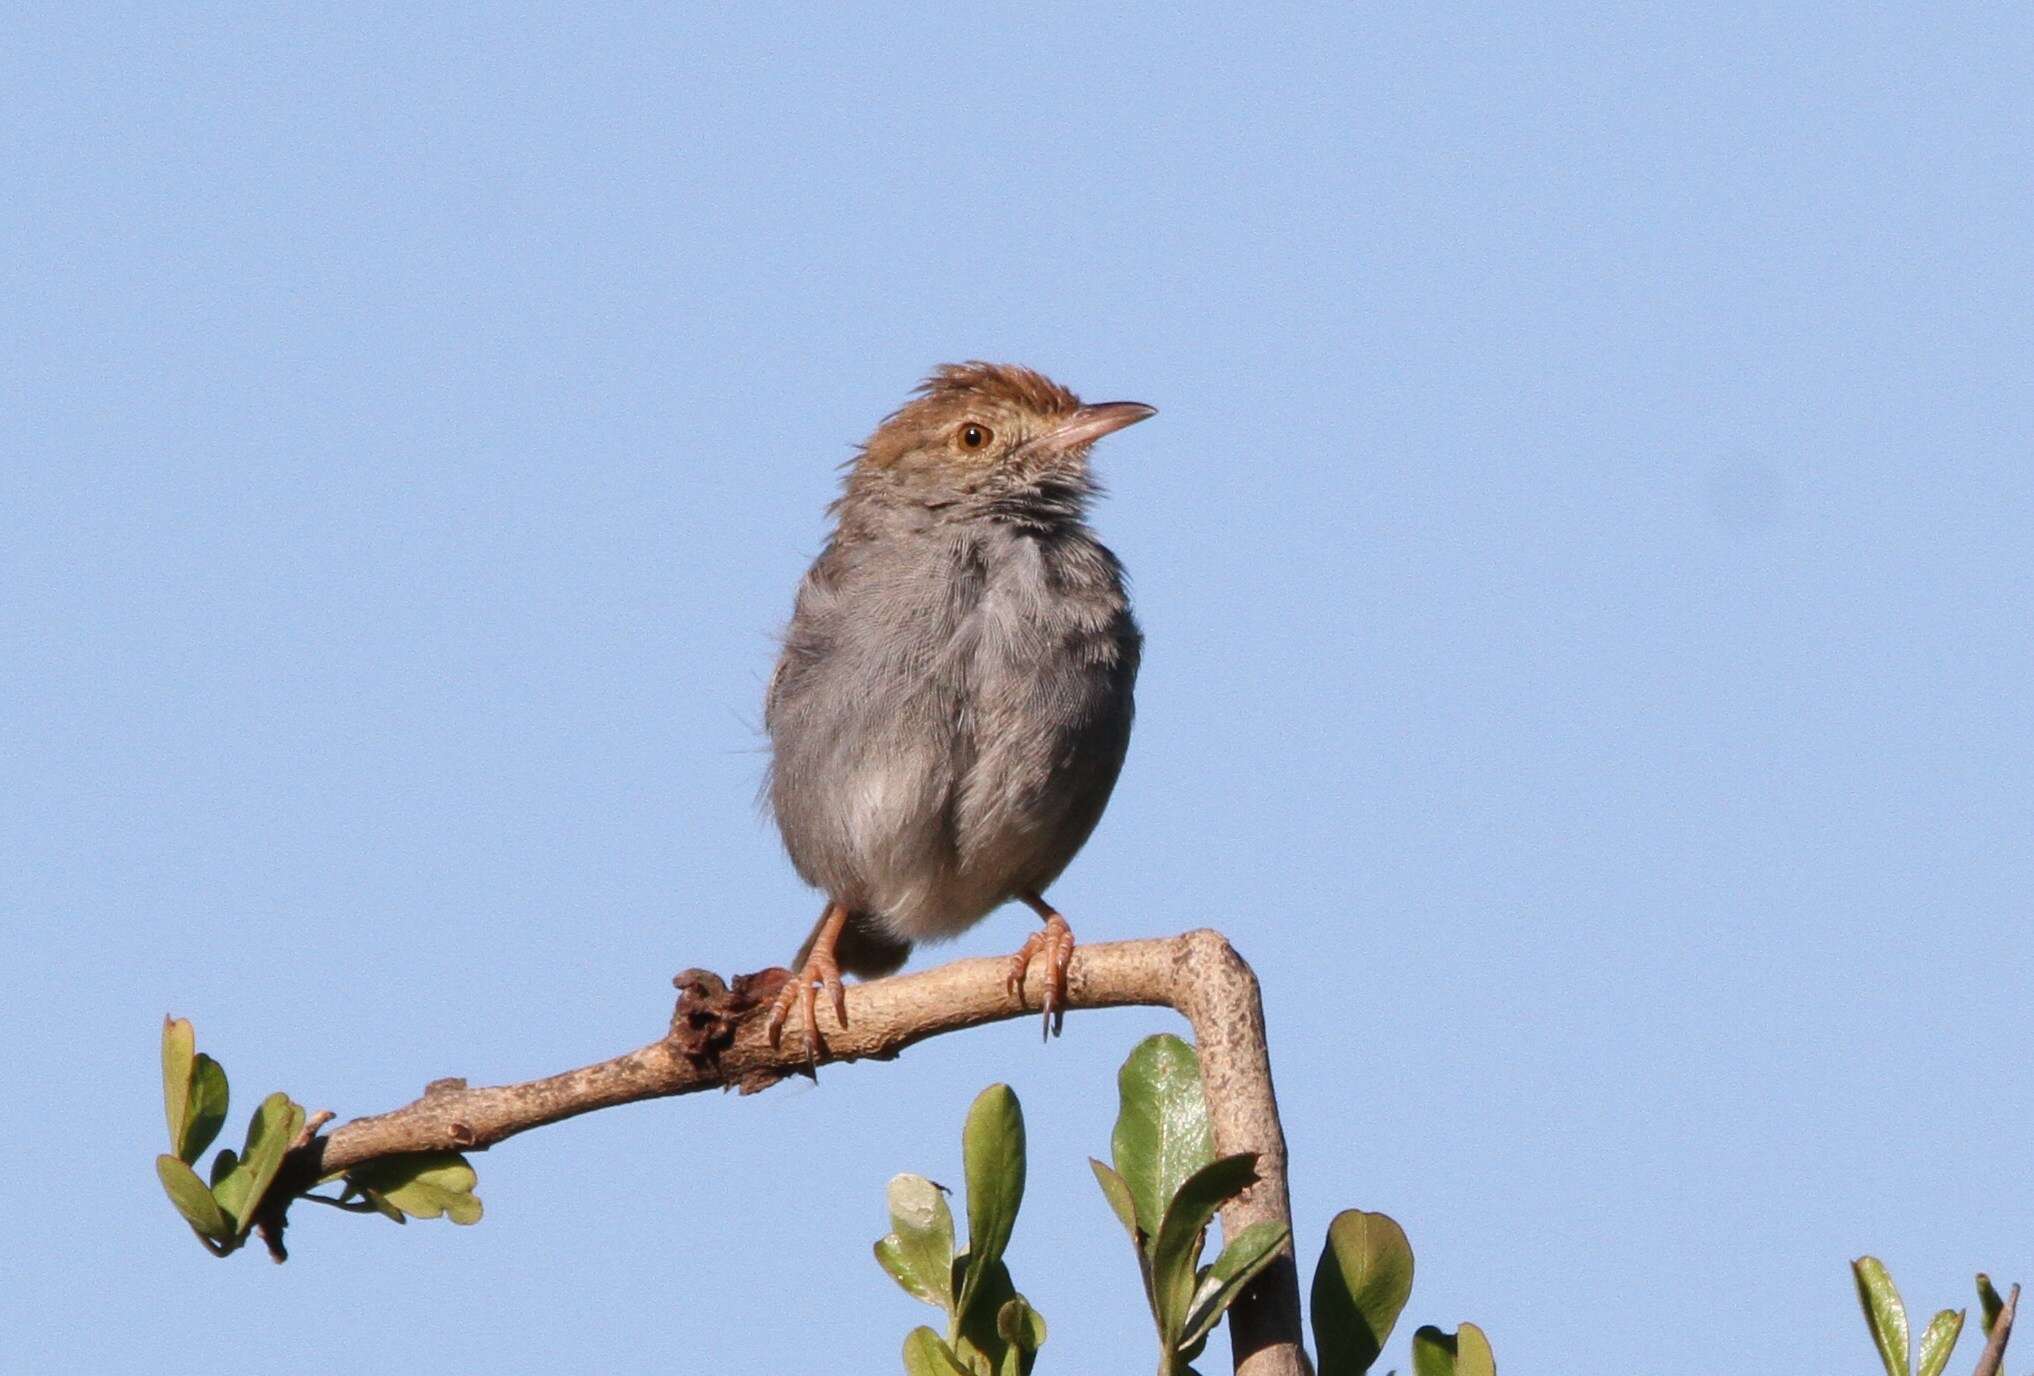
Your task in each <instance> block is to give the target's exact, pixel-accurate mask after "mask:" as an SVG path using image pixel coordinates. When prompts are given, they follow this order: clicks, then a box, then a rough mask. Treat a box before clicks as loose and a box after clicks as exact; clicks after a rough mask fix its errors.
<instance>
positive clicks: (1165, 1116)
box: [1110, 1033, 1215, 1246]
mask: <svg viewBox="0 0 2034 1376" xmlns="http://www.w3.org/2000/svg"><path fill="white" fill-rule="evenodd" d="M1116 1090H1117V1094H1118V1097H1119V1100H1120V1106H1119V1108H1118V1110H1117V1113H1116V1129H1115V1132H1114V1134H1113V1135H1112V1137H1111V1139H1110V1146H1111V1150H1112V1152H1113V1154H1114V1157H1115V1163H1116V1173H1117V1174H1118V1175H1120V1176H1122V1177H1123V1181H1124V1183H1125V1184H1126V1185H1128V1186H1129V1187H1130V1198H1131V1200H1132V1202H1133V1204H1134V1205H1135V1208H1136V1217H1137V1226H1138V1227H1139V1228H1142V1229H1143V1230H1144V1234H1145V1236H1146V1237H1147V1238H1149V1239H1151V1244H1152V1245H1154V1246H1155V1245H1156V1242H1157V1238H1158V1230H1159V1225H1160V1224H1161V1223H1162V1222H1163V1221H1164V1218H1165V1208H1166V1205H1168V1204H1170V1203H1171V1202H1172V1198H1173V1196H1174V1195H1176V1194H1177V1193H1179V1187H1180V1186H1181V1185H1182V1184H1184V1183H1185V1182H1186V1178H1187V1177H1188V1176H1190V1175H1192V1174H1193V1173H1194V1172H1195V1171H1197V1170H1199V1169H1200V1168H1201V1167H1203V1166H1205V1165H1207V1164H1208V1163H1209V1162H1210V1161H1212V1160H1213V1159H1214V1156H1215V1138H1214V1133H1213V1132H1212V1131H1211V1130H1210V1128H1209V1126H1208V1102H1207V1097H1206V1095H1205V1093H1204V1091H1203V1090H1202V1087H1201V1063H1200V1058H1199V1057H1197V1056H1196V1055H1195V1054H1194V1049H1193V1048H1192V1047H1190V1046H1188V1045H1187V1044H1186V1043H1185V1042H1183V1041H1181V1040H1180V1039H1179V1038H1178V1037H1175V1036H1172V1035H1171V1034H1170V1033H1161V1034H1160V1035H1158V1036H1155V1037H1146V1038H1145V1039H1144V1040H1143V1041H1141V1042H1139V1043H1137V1045H1136V1046H1135V1047H1134V1048H1132V1049H1131V1052H1130V1055H1129V1058H1128V1059H1126V1060H1125V1061H1124V1062H1123V1068H1122V1069H1121V1070H1119V1071H1118V1072H1117V1074H1116Z"/></svg>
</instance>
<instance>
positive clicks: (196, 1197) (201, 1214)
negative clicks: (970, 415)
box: [155, 1152, 233, 1242]
mask: <svg viewBox="0 0 2034 1376" xmlns="http://www.w3.org/2000/svg"><path fill="white" fill-rule="evenodd" d="M155 1173H156V1176H157V1177H158V1178H159V1179H160V1180H161V1181H162V1187H163V1189H164V1190H166V1191H168V1192H169V1197H170V1203H172V1204H174V1205H176V1206H177V1212H178V1213H180V1214H182V1215H183V1216H184V1222H186V1223H188V1224H190V1225H191V1227H192V1228H193V1229H194V1230H195V1231H197V1233H198V1234H199V1235H201V1236H203V1237H209V1238H216V1239H217V1240H219V1241H221V1242H224V1241H226V1240H227V1239H229V1238H231V1237H232V1236H233V1222H232V1220H231V1219H229V1218H227V1217H226V1214H225V1211H224V1210H222V1209H221V1208H220V1207H219V1201H218V1200H216V1199H214V1198H213V1197H212V1192H211V1191H210V1190H208V1189H206V1188H205V1182H204V1181H202V1180H200V1179H198V1173H197V1172H196V1171H194V1170H192V1169H191V1167H190V1164H189V1163H188V1162H186V1161H183V1160H181V1159H180V1158H178V1157H174V1156H171V1155H169V1154H168V1153H167V1152H165V1153H164V1154H163V1155H161V1156H158V1157H156V1158H155Z"/></svg>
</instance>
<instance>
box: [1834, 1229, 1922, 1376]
mask: <svg viewBox="0 0 2034 1376" xmlns="http://www.w3.org/2000/svg"><path fill="white" fill-rule="evenodd" d="M1850 1270H1851V1274H1852V1275H1853V1276H1855V1277H1856V1278H1857V1302H1858V1303H1859V1304H1860V1305H1862V1306H1863V1307H1864V1312H1865V1322H1866V1323H1868V1324H1870V1325H1871V1330H1872V1341H1873V1342H1874V1343H1875V1344H1877V1345H1878V1349H1879V1360H1880V1361H1881V1362H1883V1363H1884V1364H1885V1368H1886V1376H1908V1372H1909V1371H1910V1370H1911V1369H1912V1365H1913V1360H1914V1358H1913V1351H1914V1349H1913V1343H1912V1341H1911V1340H1910V1338H1909V1337H1908V1333H1907V1306H1905V1305H1904V1304H1902V1303H1900V1292H1899V1290H1898V1288H1897V1287H1895V1286H1894V1284H1893V1277H1892V1275H1891V1274H1890V1273H1889V1272H1888V1271H1887V1270H1886V1267H1885V1263H1884V1262H1881V1261H1880V1260H1879V1259H1878V1258H1877V1257H1859V1258H1858V1259H1857V1260H1856V1261H1853V1262H1852V1263H1851V1264H1850Z"/></svg>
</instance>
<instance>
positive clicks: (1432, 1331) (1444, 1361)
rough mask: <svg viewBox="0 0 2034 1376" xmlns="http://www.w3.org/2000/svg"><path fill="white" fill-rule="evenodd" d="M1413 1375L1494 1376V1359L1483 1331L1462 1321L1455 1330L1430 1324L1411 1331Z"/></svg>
mask: <svg viewBox="0 0 2034 1376" xmlns="http://www.w3.org/2000/svg"><path fill="white" fill-rule="evenodd" d="M1412 1357H1413V1376H1497V1359H1496V1357H1495V1356H1494V1355H1493V1354H1492V1353H1491V1351H1490V1342H1489V1340H1488V1339H1487V1338H1485V1337H1484V1336H1483V1330H1482V1329H1480V1328H1478V1327H1477V1326H1476V1325H1475V1324H1473V1323H1465V1324H1463V1325H1462V1327H1461V1329H1460V1330H1459V1331H1457V1332H1454V1333H1443V1332H1442V1331H1441V1330H1440V1329H1438V1328H1435V1327H1434V1326H1433V1325H1431V1324H1429V1325H1427V1326H1426V1327H1424V1328H1421V1329H1420V1330H1419V1331H1418V1332H1416V1333H1414V1334H1413V1344H1412Z"/></svg>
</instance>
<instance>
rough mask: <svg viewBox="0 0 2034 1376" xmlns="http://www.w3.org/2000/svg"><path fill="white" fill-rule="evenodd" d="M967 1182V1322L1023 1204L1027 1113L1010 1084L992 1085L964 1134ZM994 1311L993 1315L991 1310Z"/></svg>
mask: <svg viewBox="0 0 2034 1376" xmlns="http://www.w3.org/2000/svg"><path fill="white" fill-rule="evenodd" d="M961 1160H962V1164H963V1166H964V1168H965V1170H966V1172H967V1181H968V1253H967V1265H966V1268H965V1271H964V1273H963V1276H962V1280H961V1290H960V1299H959V1303H958V1305H957V1307H956V1312H957V1314H958V1315H959V1316H960V1317H961V1318H963V1319H965V1318H966V1316H967V1313H968V1311H969V1309H970V1308H971V1307H972V1306H973V1305H974V1302H975V1295H976V1292H977V1291H978V1290H980V1288H981V1283H982V1277H983V1275H984V1274H986V1273H987V1271H988V1269H989V1268H990V1267H992V1266H994V1265H995V1264H997V1263H998V1262H1000V1261H1001V1260H1002V1259H1003V1250H1004V1249H1005V1248H1006V1247H1008V1246H1009V1245H1010V1233H1011V1230H1012V1229H1014V1228H1015V1227H1016V1226H1017V1210H1018V1208H1019V1207H1020V1206H1021V1205H1022V1204H1023V1202H1024V1110H1023V1108H1022V1106H1020V1105H1019V1104H1018V1102H1017V1096H1016V1094H1015V1093H1013V1092H1012V1091H1011V1089H1010V1086H1008V1085H1002V1084H997V1085H990V1086H989V1087H988V1088H987V1089H985V1090H983V1091H982V1092H981V1093H980V1094H979V1095H977V1096H976V1097H975V1102H974V1104H973V1106H972V1107H970V1108H969V1109H968V1120H967V1126H966V1127H964V1128H963V1129H962V1130H961ZM992 1312H993V1311H992Z"/></svg>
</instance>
